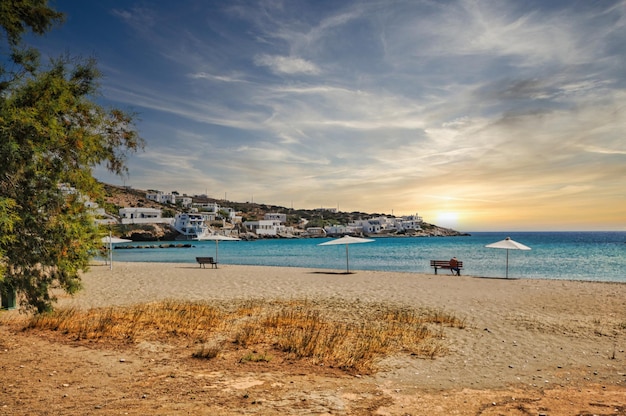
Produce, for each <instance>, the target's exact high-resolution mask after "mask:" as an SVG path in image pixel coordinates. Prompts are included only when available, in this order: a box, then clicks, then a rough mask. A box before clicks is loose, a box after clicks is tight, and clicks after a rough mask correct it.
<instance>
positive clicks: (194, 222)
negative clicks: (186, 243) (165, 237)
mask: <svg viewBox="0 0 626 416" xmlns="http://www.w3.org/2000/svg"><path fill="white" fill-rule="evenodd" d="M208 220H209V217H208V215H207V214H204V213H182V214H176V218H175V220H174V223H173V224H172V228H174V229H175V230H176V231H178V232H179V233H181V234H182V235H183V237H184V238H186V239H188V240H196V239H202V238H204V237H206V236H207V235H209V234H210V230H209V226H208V225H207V224H206V222H207V221H208Z"/></svg>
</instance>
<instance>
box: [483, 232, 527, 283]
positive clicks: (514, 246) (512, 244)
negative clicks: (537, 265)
mask: <svg viewBox="0 0 626 416" xmlns="http://www.w3.org/2000/svg"><path fill="white" fill-rule="evenodd" d="M485 247H487V248H501V249H504V250H506V277H507V279H508V277H509V250H530V249H531V248H530V247H528V246H525V245H524V244H522V243H518V242H517V241H514V240H511V237H507V238H505V239H504V240H500V241H498V242H495V243H491V244H487V245H486V246H485Z"/></svg>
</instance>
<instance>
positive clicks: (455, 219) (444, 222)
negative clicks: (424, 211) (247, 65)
mask: <svg viewBox="0 0 626 416" xmlns="http://www.w3.org/2000/svg"><path fill="white" fill-rule="evenodd" d="M436 224H437V225H438V226H440V227H446V228H456V227H458V225H459V214H458V213H457V212H438V213H437V220H436Z"/></svg>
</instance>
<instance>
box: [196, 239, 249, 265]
mask: <svg viewBox="0 0 626 416" xmlns="http://www.w3.org/2000/svg"><path fill="white" fill-rule="evenodd" d="M202 240H212V241H215V267H217V246H218V245H219V242H220V241H240V240H241V238H237V237H229V236H227V235H222V234H210V235H207V236H204V237H198V241H202Z"/></svg>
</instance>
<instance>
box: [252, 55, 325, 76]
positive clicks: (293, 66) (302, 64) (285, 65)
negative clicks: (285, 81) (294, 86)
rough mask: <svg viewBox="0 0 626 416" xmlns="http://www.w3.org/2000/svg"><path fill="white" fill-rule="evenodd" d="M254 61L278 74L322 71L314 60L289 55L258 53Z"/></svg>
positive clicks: (316, 72)
mask: <svg viewBox="0 0 626 416" xmlns="http://www.w3.org/2000/svg"><path fill="white" fill-rule="evenodd" d="M254 63H255V64H256V65H258V66H266V67H268V68H269V69H270V70H271V71H272V72H274V73H276V74H288V75H294V74H307V75H317V74H319V73H320V72H321V71H320V69H319V68H318V67H317V66H316V65H315V64H314V63H312V62H309V61H306V60H304V59H302V58H294V57H288V56H271V55H258V56H256V57H255V58H254Z"/></svg>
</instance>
